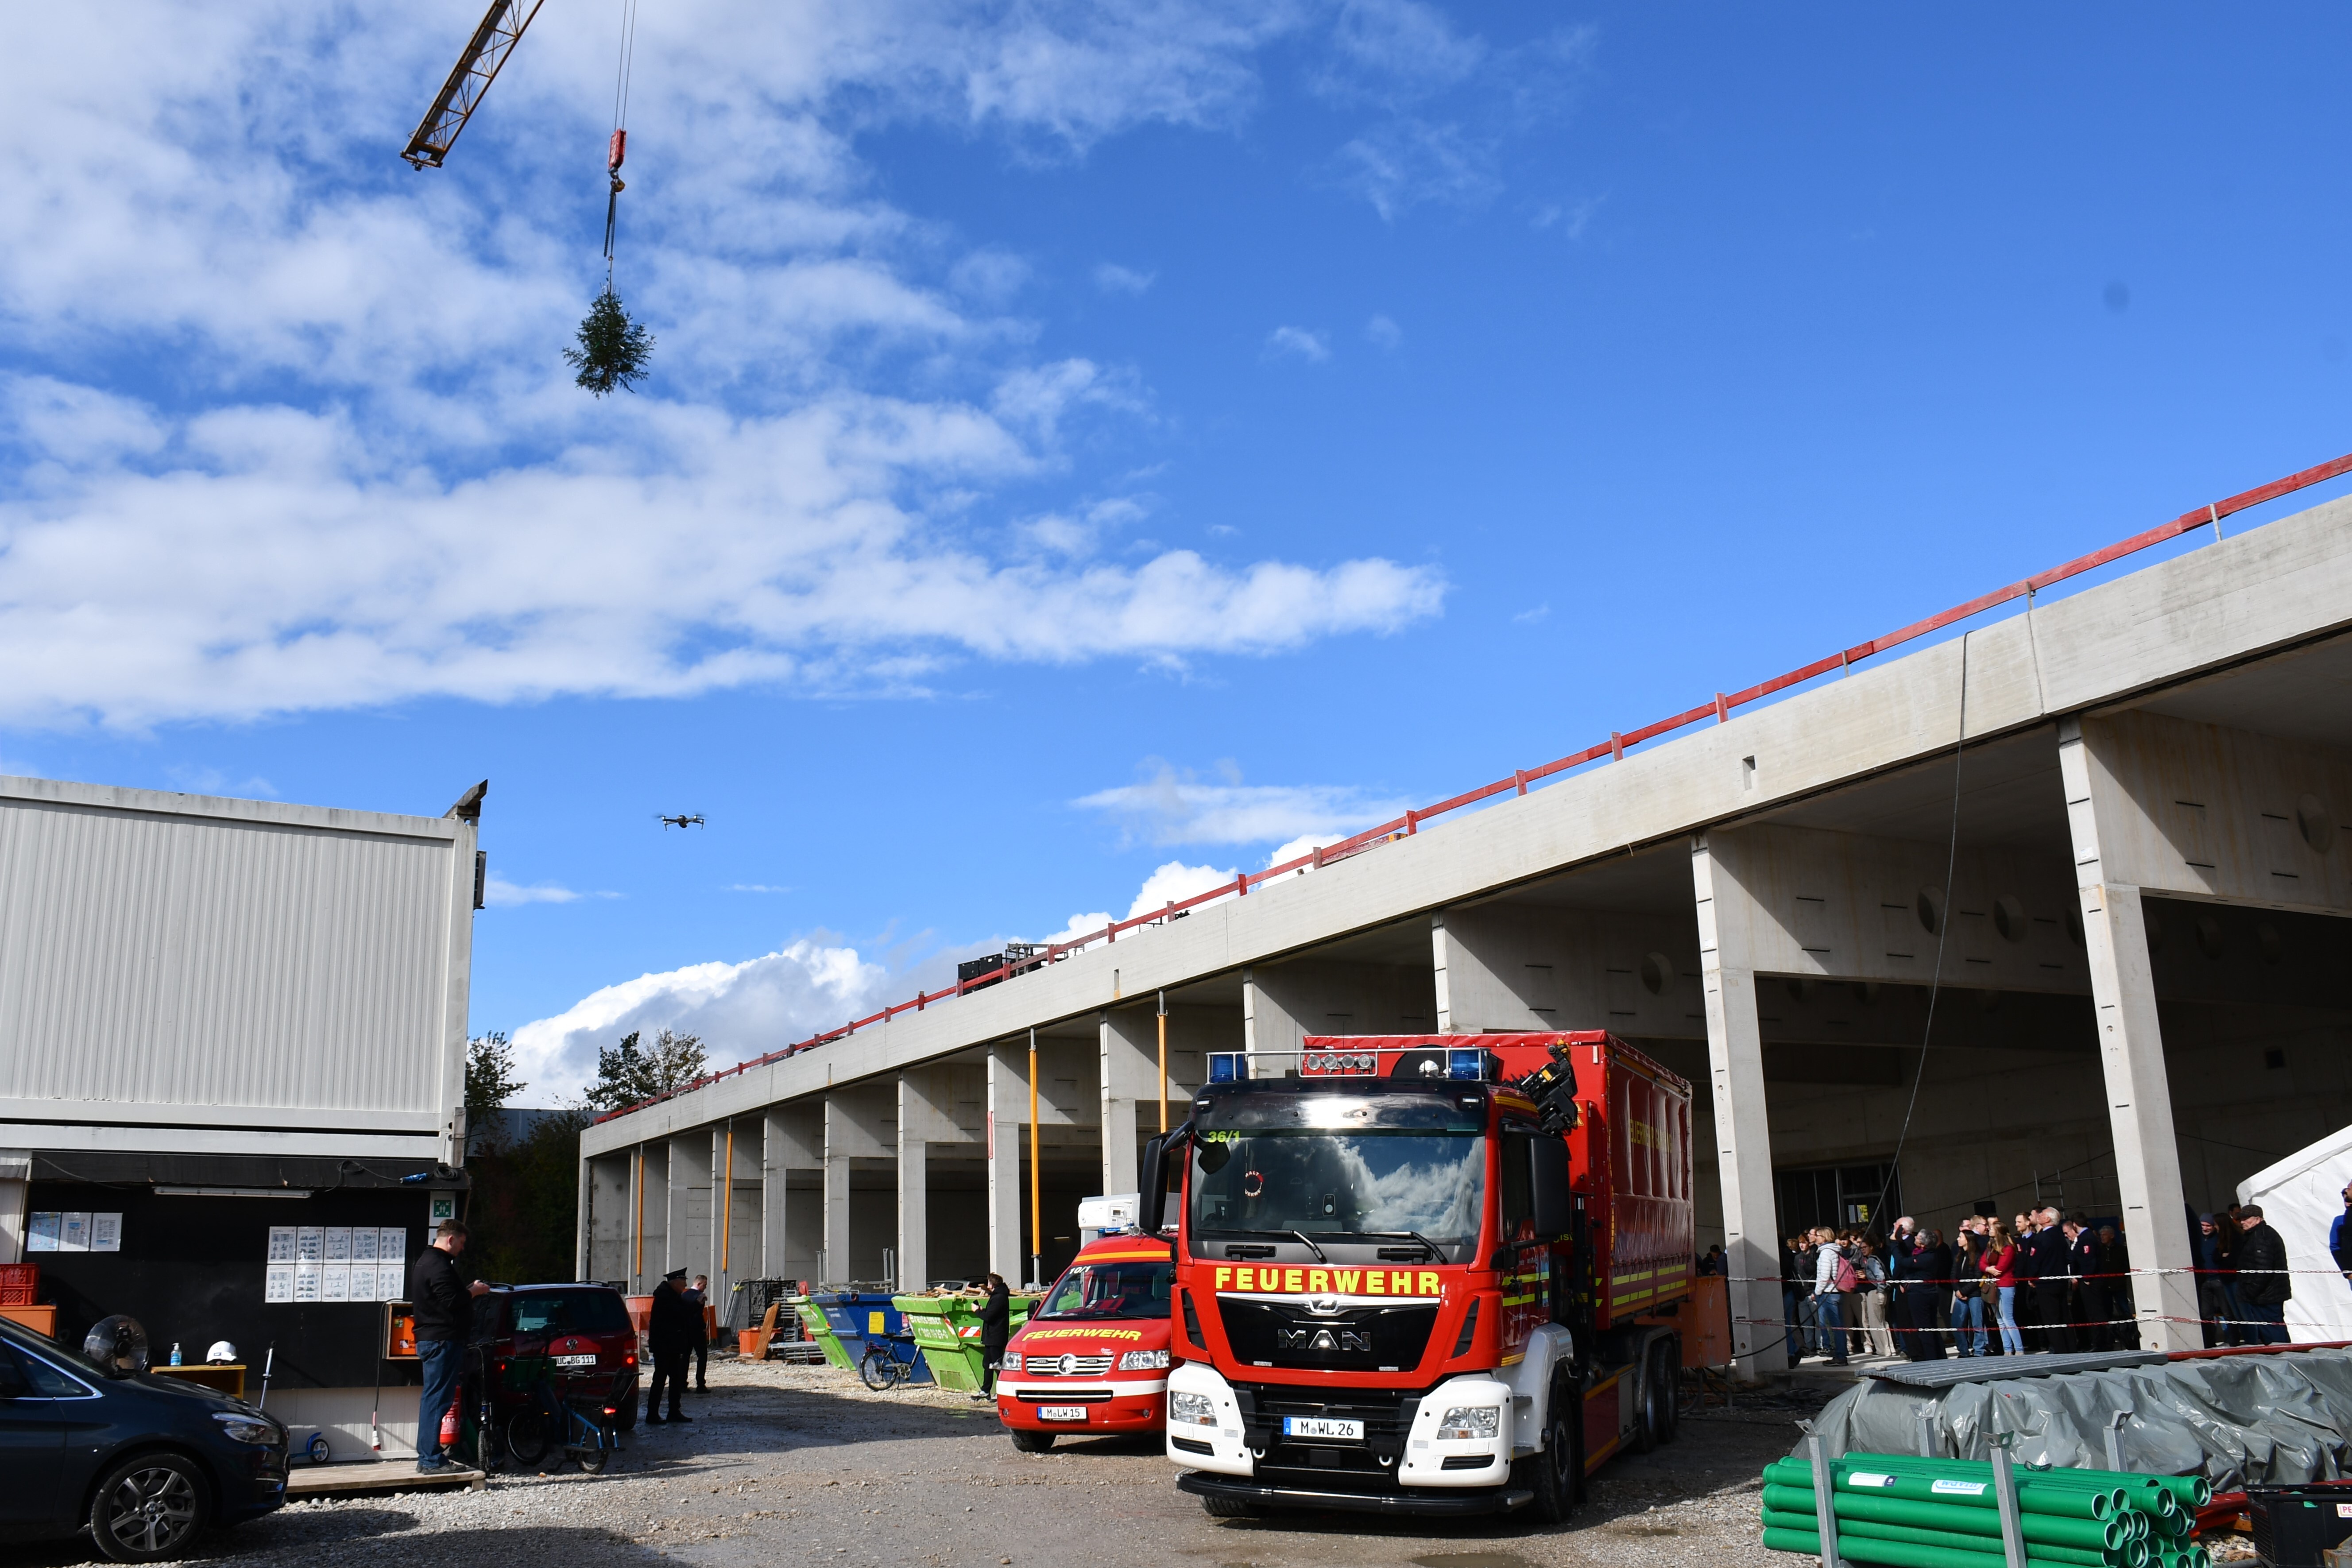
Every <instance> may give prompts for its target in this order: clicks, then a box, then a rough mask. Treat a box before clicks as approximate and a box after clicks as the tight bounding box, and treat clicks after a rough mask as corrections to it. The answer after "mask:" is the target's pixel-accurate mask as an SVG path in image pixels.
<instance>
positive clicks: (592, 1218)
mask: <svg viewBox="0 0 2352 1568" xmlns="http://www.w3.org/2000/svg"><path fill="white" fill-rule="evenodd" d="M5 1202H6V1195H5V1193H0V1203H5ZM572 1216H573V1219H574V1221H575V1224H574V1226H573V1230H574V1233H575V1235H576V1237H577V1239H576V1243H575V1245H574V1247H573V1248H572V1252H573V1258H574V1267H573V1268H572V1278H573V1279H587V1278H588V1265H589V1259H590V1258H592V1257H593V1256H594V1254H595V1250H596V1180H595V1163H594V1162H593V1161H590V1160H583V1161H581V1162H580V1190H579V1192H578V1193H577V1194H575V1195H574V1196H573V1198H572Z"/></svg>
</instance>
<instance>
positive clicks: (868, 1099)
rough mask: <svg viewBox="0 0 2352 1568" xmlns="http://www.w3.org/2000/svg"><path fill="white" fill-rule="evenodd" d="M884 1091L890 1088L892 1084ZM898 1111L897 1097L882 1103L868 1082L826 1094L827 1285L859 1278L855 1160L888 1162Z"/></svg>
mask: <svg viewBox="0 0 2352 1568" xmlns="http://www.w3.org/2000/svg"><path fill="white" fill-rule="evenodd" d="M883 1092H884V1093H885V1094H888V1093H889V1092H890V1091H889V1089H888V1088H887V1086H884V1089H883ZM886 1108H887V1110H888V1112H889V1114H887V1115H886V1114H884V1111H885V1110H886ZM896 1109H897V1107H896V1101H895V1096H893V1098H892V1099H890V1100H884V1101H882V1102H880V1103H879V1104H877V1103H876V1095H875V1092H874V1090H873V1089H870V1088H867V1087H866V1086H863V1085H861V1086H859V1088H857V1089H835V1091H834V1092H832V1093H831V1094H828V1095H826V1096H825V1097H824V1276H825V1282H826V1283H827V1284H835V1285H840V1284H846V1283H848V1282H849V1281H850V1280H852V1279H856V1272H855V1271H856V1268H857V1258H858V1257H859V1256H860V1255H859V1254H858V1253H857V1252H856V1249H855V1246H854V1243H853V1240H852V1237H851V1236H850V1230H849V1173H850V1164H849V1163H850V1162H851V1161H852V1160H887V1159H889V1158H890V1157H891V1156H892V1155H894V1154H895V1153H897V1152H898V1138H897V1134H896V1131H895V1130H894V1129H893V1128H892V1127H891V1126H890V1123H891V1122H892V1121H896V1120H897V1117H896Z"/></svg>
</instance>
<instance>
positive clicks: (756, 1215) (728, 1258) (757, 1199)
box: [710, 1117, 761, 1327]
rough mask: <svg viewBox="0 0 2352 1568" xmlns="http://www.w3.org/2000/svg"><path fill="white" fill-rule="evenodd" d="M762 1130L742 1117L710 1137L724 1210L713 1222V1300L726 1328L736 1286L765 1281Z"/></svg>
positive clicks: (714, 1186)
mask: <svg viewBox="0 0 2352 1568" xmlns="http://www.w3.org/2000/svg"><path fill="white" fill-rule="evenodd" d="M730 1133H731V1134H732V1135H733V1140H734V1142H733V1146H732V1148H731V1150H730V1146H729V1135H730ZM760 1142H761V1122H760V1119H759V1118H757V1117H737V1118H732V1119H730V1120H729V1121H722V1122H720V1123H719V1126H718V1127H717V1128H716V1129H714V1130H713V1136H712V1139H711V1152H710V1160H711V1164H710V1169H711V1184H710V1190H711V1193H712V1195H713V1197H714V1198H715V1199H716V1200H717V1205H718V1211H719V1212H718V1215H717V1216H716V1217H715V1218H714V1219H713V1220H712V1222H711V1235H712V1237H714V1238H716V1239H714V1241H713V1243H712V1251H713V1252H714V1253H715V1254H716V1255H717V1256H716V1257H715V1258H713V1259H712V1262H711V1269H710V1285H711V1292H710V1300H712V1302H713V1303H715V1304H716V1305H717V1306H718V1308H719V1323H720V1325H721V1326H722V1327H723V1326H724V1325H726V1324H727V1323H729V1322H730V1321H732V1320H733V1314H734V1310H735V1285H736V1282H737V1281H738V1280H742V1279H758V1278H759V1277H760V1231H761V1226H760V1210H761V1182H760ZM754 1326H756V1325H754Z"/></svg>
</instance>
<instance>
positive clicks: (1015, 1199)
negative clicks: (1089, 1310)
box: [988, 1043, 1029, 1284]
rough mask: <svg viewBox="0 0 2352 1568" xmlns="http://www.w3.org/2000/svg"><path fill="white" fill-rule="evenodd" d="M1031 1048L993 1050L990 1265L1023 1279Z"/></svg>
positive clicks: (990, 1068) (1008, 1278)
mask: <svg viewBox="0 0 2352 1568" xmlns="http://www.w3.org/2000/svg"><path fill="white" fill-rule="evenodd" d="M1028 1073H1029V1048H1028V1046H1027V1045H1026V1043H1024V1044H1022V1045H1019V1046H1010V1045H997V1046H991V1047H989V1049H988V1267H989V1268H991V1269H992V1270H993V1271H994V1272H996V1273H998V1274H1002V1275H1003V1276H1004V1278H1005V1279H1006V1281H1007V1282H1009V1283H1013V1284H1019V1283H1020V1282H1022V1281H1023V1280H1024V1279H1026V1278H1027V1274H1028V1268H1029V1258H1028V1256H1027V1254H1026V1253H1025V1252H1024V1249H1023V1247H1022V1245H1021V1218H1022V1215H1023V1214H1024V1212H1025V1210H1026V1208H1027V1205H1028V1202H1029V1186H1028V1184H1027V1183H1026V1182H1024V1181H1023V1180H1022V1176H1021V1157H1022V1152H1023V1149H1024V1144H1023V1140H1024V1138H1025V1137H1026V1136H1027V1134H1028V1130H1029V1079H1028Z"/></svg>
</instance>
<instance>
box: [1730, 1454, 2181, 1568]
mask: <svg viewBox="0 0 2352 1568" xmlns="http://www.w3.org/2000/svg"><path fill="white" fill-rule="evenodd" d="M2016 1476H2017V1503H2018V1522H2019V1524H2020V1526H2021V1534H2023V1535H2024V1537H2025V1560H2026V1563H2028V1564H2029V1568H2075V1565H2077V1564H2081V1565H2084V1568H2108V1565H2112V1568H2211V1563H2212V1559H2211V1558H2210V1556H2208V1555H2207V1553H2206V1552H2205V1549H2204V1548H2203V1547H2201V1546H2199V1545H2197V1544H2196V1543H2195V1542H2191V1541H2190V1540H2189V1531H2190V1530H2191V1529H2192V1528H2193V1527H2194V1526H2195V1525H2196V1522H2197V1510H2199V1509H2200V1508H2202V1507H2204V1506H2205V1505H2206V1504H2207V1503H2209V1502H2210V1501H2212V1500H2213V1488H2212V1484H2211V1483H2210V1482H2209V1481H2207V1480H2206V1479H2204V1478H2203V1477H2201V1476H2137V1475H2129V1474H2126V1473H2124V1472H2122V1471H2117V1470H2068V1469H2035V1468H2030V1467H2028V1466H2025V1465H2019V1466H2017V1467H2016ZM1830 1478H1831V1486H1832V1492H1831V1506H1832V1509H1833V1510H1835V1511H1836V1514H1837V1532H1838V1555H1839V1556H1840V1557H1843V1558H1844V1559H1845V1560H1846V1561H1848V1562H1850V1563H1872V1564H1885V1568H2001V1565H2002V1563H2003V1562H2004V1559H2003V1556H2002V1552H2001V1542H2000V1500H1999V1499H1998V1498H1997V1497H1995V1496H1994V1494H1993V1479H1992V1467H1991V1466H1990V1465H1989V1464H1986V1463H1984V1462H1983V1461H1982V1460H1979V1459H1922V1458H1913V1457H1911V1456H1909V1455H1904V1454H1847V1455H1845V1456H1844V1457H1843V1458H1837V1459H1832V1460H1831V1461H1830ZM1814 1510H1815V1500H1814V1496H1813V1468H1812V1466H1811V1464H1809V1463H1808V1462H1806V1461H1805V1460H1803V1459H1777V1460H1775V1461H1773V1462H1772V1463H1771V1464H1769V1465H1768V1466H1766V1467H1765V1469H1764V1544H1765V1545H1766V1546H1768V1547H1769V1548H1771V1549H1772V1550H1773V1551H1775V1552H1806V1553H1809V1554H1810V1555H1812V1556H1815V1557H1818V1556H1820V1555H1821V1551H1822V1536H1821V1520H1820V1516H1819V1515H1818V1514H1817V1513H1816V1512H1815V1511H1814Z"/></svg>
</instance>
